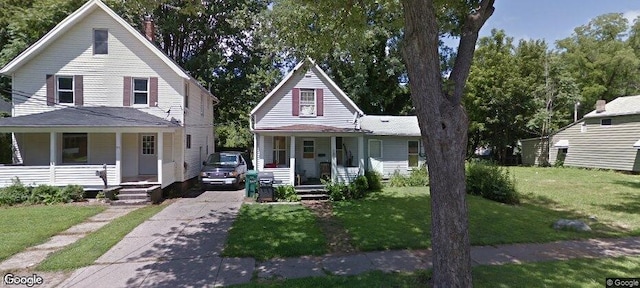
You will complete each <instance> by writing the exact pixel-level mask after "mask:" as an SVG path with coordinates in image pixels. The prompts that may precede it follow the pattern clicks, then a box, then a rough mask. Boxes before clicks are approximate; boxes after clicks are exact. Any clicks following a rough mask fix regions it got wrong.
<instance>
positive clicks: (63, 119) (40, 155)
mask: <svg viewBox="0 0 640 288" xmlns="http://www.w3.org/2000/svg"><path fill="white" fill-rule="evenodd" d="M181 131H182V130H181V129H180V125H179V124H178V123H175V122H174V121H167V120H164V119H161V118H158V117H156V116H153V115H151V114H148V113H145V112H143V111H140V110H137V109H134V108H123V107H68V108H63V109H58V110H51V111H47V112H43V113H38V114H29V115H23V116H17V117H10V118H4V119H0V133H11V135H12V151H13V160H12V163H5V164H4V165H0V187H4V186H8V185H10V184H11V183H12V181H13V179H15V178H16V177H17V178H18V179H19V180H20V181H21V182H22V183H24V184H27V185H32V184H35V185H39V184H48V185H54V186H64V185H69V184H77V185H82V186H85V187H87V186H93V187H101V186H104V184H105V183H104V181H103V178H104V177H100V176H101V174H102V175H105V176H106V182H107V184H108V185H109V186H116V185H120V184H123V183H127V182H144V183H145V184H154V185H161V187H166V186H168V185H170V184H171V183H173V182H175V181H176V179H177V176H178V175H180V173H181V171H182V170H180V168H182V165H177V164H176V162H178V163H182V161H183V160H182V158H181V156H180V155H181V153H180V151H181V149H182V148H181V147H182V146H181V139H182V134H181Z"/></svg>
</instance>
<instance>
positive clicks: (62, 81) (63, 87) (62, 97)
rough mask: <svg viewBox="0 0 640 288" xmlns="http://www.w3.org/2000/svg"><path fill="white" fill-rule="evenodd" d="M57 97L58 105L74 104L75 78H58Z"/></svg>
mask: <svg viewBox="0 0 640 288" xmlns="http://www.w3.org/2000/svg"><path fill="white" fill-rule="evenodd" d="M56 82H57V85H56V90H57V92H56V93H57V96H58V99H57V100H58V103H62V104H65V103H67V104H72V103H73V76H58V77H57V81H56Z"/></svg>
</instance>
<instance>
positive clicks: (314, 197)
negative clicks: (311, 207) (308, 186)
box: [298, 193, 329, 201]
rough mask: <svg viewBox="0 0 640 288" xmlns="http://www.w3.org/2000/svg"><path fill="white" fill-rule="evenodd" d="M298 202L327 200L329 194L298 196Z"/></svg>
mask: <svg viewBox="0 0 640 288" xmlns="http://www.w3.org/2000/svg"><path fill="white" fill-rule="evenodd" d="M298 195H300V201H311V200H329V194H326V193H319V194H299V193H298Z"/></svg>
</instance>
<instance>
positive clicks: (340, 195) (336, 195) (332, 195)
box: [321, 179, 349, 201]
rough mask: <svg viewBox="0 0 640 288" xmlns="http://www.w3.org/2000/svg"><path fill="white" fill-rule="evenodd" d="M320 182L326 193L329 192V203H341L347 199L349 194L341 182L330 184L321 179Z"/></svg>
mask: <svg viewBox="0 0 640 288" xmlns="http://www.w3.org/2000/svg"><path fill="white" fill-rule="evenodd" d="M321 181H322V184H323V185H324V187H325V189H326V190H327V192H329V199H330V200H331V201H341V200H346V199H348V198H347V195H348V194H349V191H348V187H347V185H345V184H344V183H342V182H337V183H332V182H331V181H327V180H324V179H321Z"/></svg>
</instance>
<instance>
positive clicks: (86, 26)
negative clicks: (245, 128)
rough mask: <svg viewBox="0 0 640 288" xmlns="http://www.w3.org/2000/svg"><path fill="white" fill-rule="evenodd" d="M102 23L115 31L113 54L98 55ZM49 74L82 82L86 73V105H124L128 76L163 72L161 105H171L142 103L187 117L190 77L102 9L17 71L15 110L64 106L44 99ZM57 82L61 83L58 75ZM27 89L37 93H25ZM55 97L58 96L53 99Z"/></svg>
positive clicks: (29, 111)
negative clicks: (185, 107)
mask: <svg viewBox="0 0 640 288" xmlns="http://www.w3.org/2000/svg"><path fill="white" fill-rule="evenodd" d="M97 28H99V29H106V30H108V32H109V33H108V54H105V55H97V56H99V57H97V56H96V55H94V52H93V47H92V46H93V45H92V44H93V39H92V37H93V33H94V29H97ZM46 75H61V76H66V75H74V77H75V78H74V86H75V85H77V84H76V83H78V84H79V83H80V82H78V81H77V77H78V76H80V75H81V76H82V77H83V82H84V83H83V84H84V85H83V86H84V87H83V96H84V97H83V98H84V105H85V106H112V107H113V106H123V99H122V97H123V80H122V79H123V77H125V76H130V77H133V78H137V77H139V78H147V79H150V78H151V77H158V78H157V90H158V95H159V97H158V100H157V102H158V107H163V108H164V107H166V109H157V108H152V107H142V105H141V107H137V108H139V109H140V110H142V111H144V112H147V113H150V114H153V115H155V116H158V117H160V118H163V119H172V118H173V119H176V120H178V121H181V122H184V113H183V111H182V109H179V108H177V107H182V106H183V103H184V98H183V95H182V87H183V84H184V82H185V79H184V78H182V77H180V76H179V75H177V74H176V73H175V71H174V70H173V69H172V68H171V67H170V66H169V65H168V64H167V63H165V62H164V61H162V59H160V58H158V57H157V56H156V55H154V54H153V53H151V51H150V50H149V48H147V47H146V46H144V45H141V44H140V41H139V40H138V39H136V38H135V37H134V36H133V35H132V34H131V33H130V32H129V31H128V30H126V29H125V28H124V27H122V26H120V24H118V23H116V22H115V21H113V19H112V18H111V17H110V16H108V15H107V14H106V13H105V12H103V11H102V10H100V9H97V10H95V11H94V12H93V13H91V14H89V15H87V16H86V17H85V18H84V19H83V20H82V21H80V22H78V23H75V24H74V25H73V27H72V28H70V29H69V30H68V31H66V33H64V34H62V35H60V37H59V38H58V39H56V40H55V41H53V42H52V43H51V44H50V45H48V46H47V47H46V49H44V50H42V52H40V53H38V54H37V55H35V56H34V57H33V58H32V59H31V60H30V61H28V62H27V63H25V64H24V65H23V66H22V67H21V68H20V69H18V70H17V71H16V72H15V74H14V77H13V79H12V84H13V88H12V89H14V90H16V91H21V92H20V94H14V106H15V112H14V113H15V114H14V116H20V115H26V114H32V113H41V112H46V111H51V110H53V109H59V108H62V107H60V106H58V105H51V106H48V105H43V103H46V102H47V99H46V95H47V87H46V86H47V85H46V83H45V81H44V80H45V79H46V77H45V76H46ZM34 79H38V80H39V79H42V81H34ZM132 82H133V81H132ZM52 84H53V85H57V84H56V83H55V80H53V81H52ZM131 85H133V83H132V84H131ZM53 87H55V86H53ZM192 88H193V87H192ZM194 89H195V88H194ZM54 90H55V88H54ZM192 90H193V89H192ZM132 91H133V89H132V90H131V92H132ZM194 91H195V90H194ZM24 94H27V95H32V96H30V97H20V96H19V95H24ZM54 94H55V92H54ZM74 98H75V99H74V104H75V105H79V103H78V93H77V91H76V93H75V94H74ZM55 101H56V100H55V97H54V99H52V102H55ZM131 104H133V101H131ZM148 104H149V105H146V106H153V105H152V104H154V103H148ZM169 107H176V108H174V109H171V110H170V113H169V114H168V115H167V111H168V110H169V109H168V108H169Z"/></svg>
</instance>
